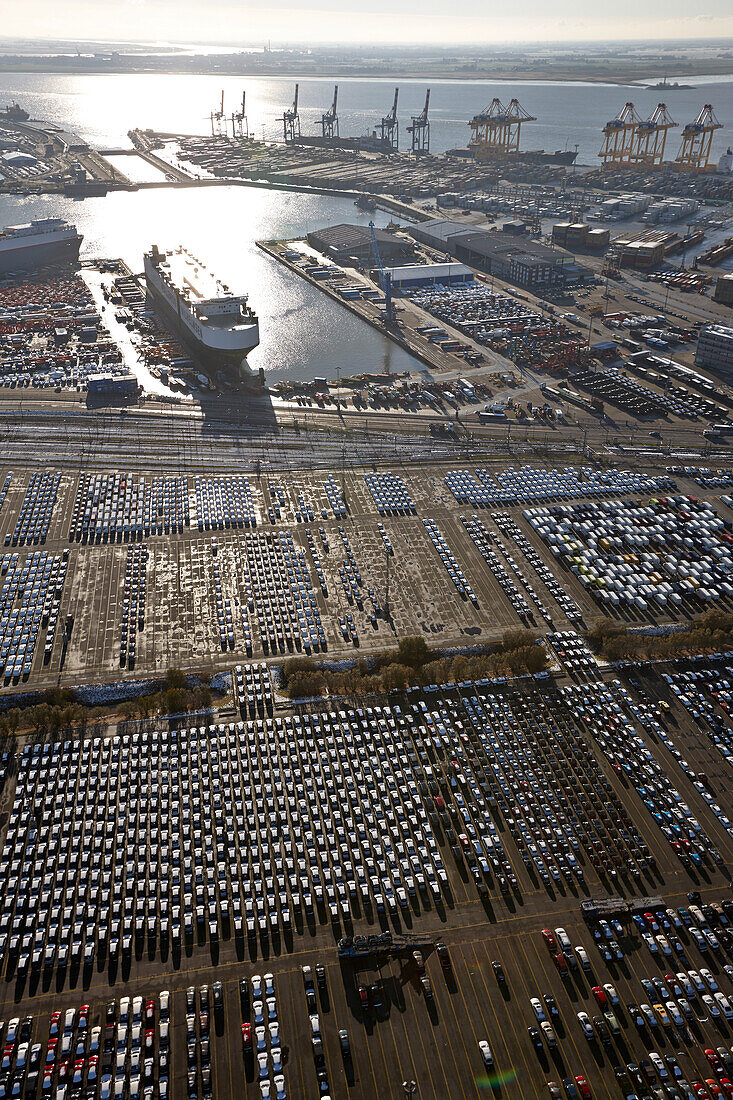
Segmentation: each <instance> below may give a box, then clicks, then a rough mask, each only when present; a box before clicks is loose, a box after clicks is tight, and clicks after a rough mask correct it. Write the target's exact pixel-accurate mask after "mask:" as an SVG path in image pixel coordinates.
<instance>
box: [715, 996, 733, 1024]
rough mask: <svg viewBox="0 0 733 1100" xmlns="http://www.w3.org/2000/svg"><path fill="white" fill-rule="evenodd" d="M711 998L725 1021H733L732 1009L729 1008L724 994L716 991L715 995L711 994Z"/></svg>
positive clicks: (729, 1004)
mask: <svg viewBox="0 0 733 1100" xmlns="http://www.w3.org/2000/svg"><path fill="white" fill-rule="evenodd" d="M713 997H714V998H715V1001H716V1004H717V1005H718V1006H719V1008H720V1011H721V1012H722V1013H723V1015H724V1016H725V1018H726V1020H733V1008H731V1003H730V1001H729V1000H728V998H727V997H726V996H725V994H724V993H721V992H720V991H718V992H717V993H713Z"/></svg>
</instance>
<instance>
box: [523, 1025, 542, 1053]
mask: <svg viewBox="0 0 733 1100" xmlns="http://www.w3.org/2000/svg"><path fill="white" fill-rule="evenodd" d="M527 1034H528V1035H529V1037H530V1039H531V1040H532V1045H533V1047H534V1048H535V1050H542V1036H541V1035H540V1033H539V1031H538V1030H537V1028H536V1027H528V1028H527Z"/></svg>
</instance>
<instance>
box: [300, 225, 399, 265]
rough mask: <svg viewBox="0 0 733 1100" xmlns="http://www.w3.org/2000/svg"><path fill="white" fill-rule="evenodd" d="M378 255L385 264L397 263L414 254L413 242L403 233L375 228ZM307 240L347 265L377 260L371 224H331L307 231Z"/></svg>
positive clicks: (327, 254) (371, 262) (336, 260)
mask: <svg viewBox="0 0 733 1100" xmlns="http://www.w3.org/2000/svg"><path fill="white" fill-rule="evenodd" d="M374 234H375V236H376V238H377V247H378V249H379V256H380V259H381V261H382V263H383V264H384V265H388V264H398V263H400V262H402V261H404V260H410V259H412V258H413V256H414V250H413V246H412V244H411V242H410V241H406V240H405V238H404V237H397V236H396V235H395V234H394V233H388V232H387V231H386V230H385V229H375V230H374ZM307 239H308V244H309V245H310V246H311V248H315V250H316V251H317V252H322V253H323V255H324V256H328V257H329V258H330V259H332V260H335V262H336V263H340V264H346V265H347V266H354V265H359V266H361V265H363V264H374V263H375V262H376V258H375V256H374V247H373V243H372V231H371V228H370V227H369V226H368V225H350V224H348V223H342V224H341V225H329V226H327V227H326V228H325V229H317V230H315V231H314V232H312V233H309V234H308V235H307Z"/></svg>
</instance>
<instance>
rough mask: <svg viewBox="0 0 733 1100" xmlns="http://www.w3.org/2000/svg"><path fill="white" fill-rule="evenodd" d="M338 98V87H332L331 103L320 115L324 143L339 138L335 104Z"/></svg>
mask: <svg viewBox="0 0 733 1100" xmlns="http://www.w3.org/2000/svg"><path fill="white" fill-rule="evenodd" d="M338 98H339V86H338V84H336V85H334V89H333V103H332V104H331V106H330V107H329V108H328V110H327V111H326V113H325V114H324V115H321V133H322V134H323V140H324V141H333V140H334V138H337V137H338V136H339V116H338V115H337V114H336V104H337V103H338Z"/></svg>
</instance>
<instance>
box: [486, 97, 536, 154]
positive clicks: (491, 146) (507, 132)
mask: <svg viewBox="0 0 733 1100" xmlns="http://www.w3.org/2000/svg"><path fill="white" fill-rule="evenodd" d="M535 121H536V118H535V116H534V115H531V114H529V112H528V111H525V109H524V107H522V105H521V103H520V102H519V100H518V99H512V100H511V101H510V102H509V103H508V104H507V105H506V106H504V104H503V103H502V102H501V100H500V99H498V98H496V97H495V98H494V99H492V101H491V103H490V104H489V105H488V107H485V108H484V109H483V111H479V113H478V114H477V115H474V117H473V118H472V119H471V121H470V122H469V126H470V127H471V141H470V148H471V149H472V150H473V154H474V157H475V158H476V160H479V161H486V160H492V159H494V158H501V157H505V156H508V155H509V154H513V153H518V152H519V141H520V137H521V131H522V123H523V122H535Z"/></svg>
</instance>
